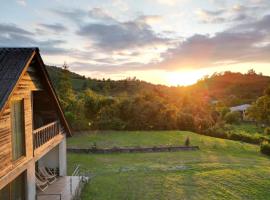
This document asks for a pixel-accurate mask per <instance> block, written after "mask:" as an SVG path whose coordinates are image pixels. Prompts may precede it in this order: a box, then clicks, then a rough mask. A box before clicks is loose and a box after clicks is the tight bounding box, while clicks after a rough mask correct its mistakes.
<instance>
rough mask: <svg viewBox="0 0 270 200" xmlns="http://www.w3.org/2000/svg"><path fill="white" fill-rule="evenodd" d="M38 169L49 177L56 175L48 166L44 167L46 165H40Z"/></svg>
mask: <svg viewBox="0 0 270 200" xmlns="http://www.w3.org/2000/svg"><path fill="white" fill-rule="evenodd" d="M39 171H40V172H41V173H42V174H44V175H46V177H51V178H53V177H55V178H56V177H57V175H56V174H55V173H53V172H52V171H51V170H50V169H48V168H46V167H40V168H39Z"/></svg>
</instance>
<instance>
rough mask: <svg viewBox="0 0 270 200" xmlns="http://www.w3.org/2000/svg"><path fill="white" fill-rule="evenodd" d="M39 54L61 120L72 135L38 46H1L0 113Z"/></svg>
mask: <svg viewBox="0 0 270 200" xmlns="http://www.w3.org/2000/svg"><path fill="white" fill-rule="evenodd" d="M34 56H37V57H38V60H39V63H40V67H41V71H42V74H43V75H44V76H45V79H46V80H47V83H48V85H49V88H50V90H51V93H52V94H53V95H52V96H53V98H54V100H55V101H56V105H57V107H58V110H59V113H60V115H61V116H60V118H61V119H62V120H61V121H62V122H63V123H64V126H65V128H66V130H67V132H68V134H69V135H71V132H70V129H69V126H68V124H67V122H66V120H65V117H64V114H63V111H62V109H61V107H60V103H59V100H58V98H57V96H56V93H55V91H54V89H53V87H52V83H51V81H50V78H49V75H48V72H47V70H46V67H45V65H44V63H43V61H42V58H41V56H40V54H39V49H38V48H35V47H33V48H0V115H1V113H2V111H3V109H4V107H5V105H6V102H7V101H8V99H9V97H10V96H11V94H12V91H13V89H14V87H15V86H16V84H17V82H18V80H19V79H20V77H21V75H22V72H23V71H24V70H25V68H26V67H28V65H29V64H30V62H31V61H32V59H33V57H34Z"/></svg>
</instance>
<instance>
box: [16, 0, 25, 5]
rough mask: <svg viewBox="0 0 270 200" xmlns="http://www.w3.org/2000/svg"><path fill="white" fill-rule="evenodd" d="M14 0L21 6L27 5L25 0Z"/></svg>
mask: <svg viewBox="0 0 270 200" xmlns="http://www.w3.org/2000/svg"><path fill="white" fill-rule="evenodd" d="M16 2H17V3H18V4H19V5H21V6H26V5H27V4H26V0H17V1H16Z"/></svg>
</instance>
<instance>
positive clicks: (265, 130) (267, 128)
mask: <svg viewBox="0 0 270 200" xmlns="http://www.w3.org/2000/svg"><path fill="white" fill-rule="evenodd" d="M264 134H265V135H270V127H266V128H265V129H264Z"/></svg>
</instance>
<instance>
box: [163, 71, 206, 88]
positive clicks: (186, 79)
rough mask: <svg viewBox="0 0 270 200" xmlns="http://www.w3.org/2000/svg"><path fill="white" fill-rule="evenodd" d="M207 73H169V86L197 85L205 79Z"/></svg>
mask: <svg viewBox="0 0 270 200" xmlns="http://www.w3.org/2000/svg"><path fill="white" fill-rule="evenodd" d="M203 76H205V73H203V72H201V71H185V72H180V71H179V72H169V73H168V74H167V78H166V79H167V84H168V85H171V86H178V85H179V86H187V85H192V84H194V83H196V82H197V81H198V80H199V79H201V78H203Z"/></svg>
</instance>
